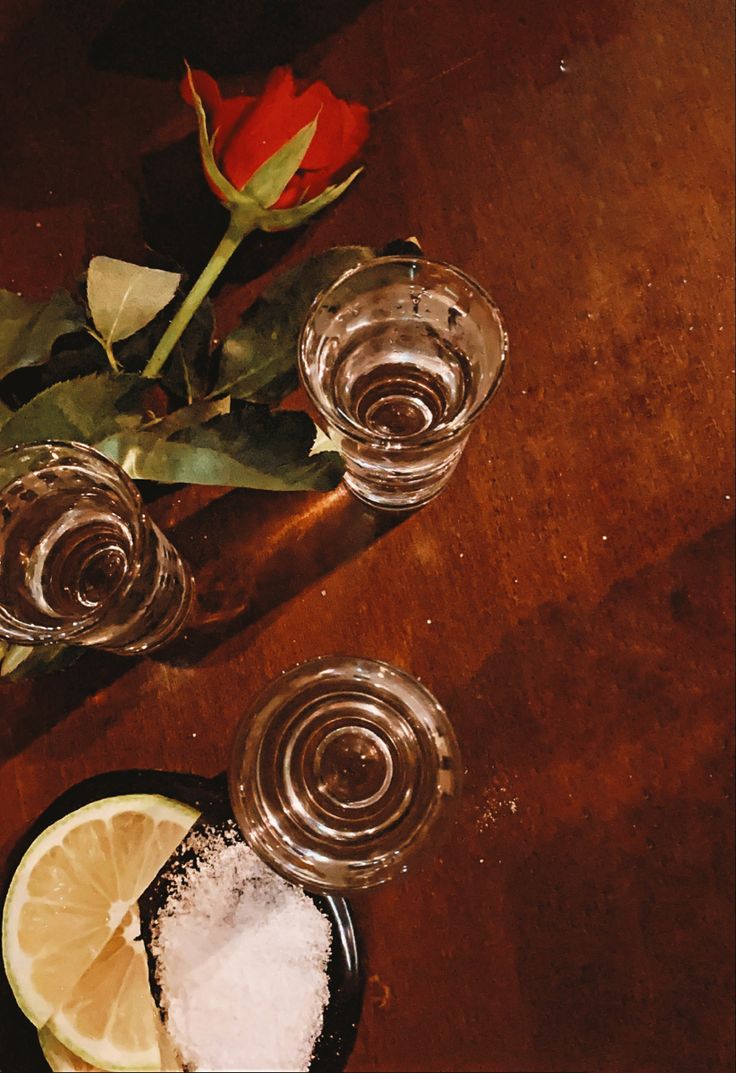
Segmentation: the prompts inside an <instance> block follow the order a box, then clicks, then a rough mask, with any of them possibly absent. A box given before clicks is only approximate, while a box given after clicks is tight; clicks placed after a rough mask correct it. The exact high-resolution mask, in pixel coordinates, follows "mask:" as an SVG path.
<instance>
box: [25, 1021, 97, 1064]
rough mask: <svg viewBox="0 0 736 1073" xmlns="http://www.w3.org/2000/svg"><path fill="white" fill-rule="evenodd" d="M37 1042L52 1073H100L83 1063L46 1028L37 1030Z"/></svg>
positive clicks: (81, 1059)
mask: <svg viewBox="0 0 736 1073" xmlns="http://www.w3.org/2000/svg"><path fill="white" fill-rule="evenodd" d="M38 1042H39V1043H40V1044H41V1050H42V1051H43V1056H44V1058H45V1059H46V1061H47V1062H48V1064H49V1066H50V1068H51V1069H53V1071H54V1073H101V1071H100V1070H98V1069H97V1067H96V1066H91V1065H90V1064H89V1062H85V1061H84V1059H83V1058H80V1057H79V1055H78V1054H74V1052H73V1051H70V1050H69V1048H68V1047H65V1046H64V1044H63V1043H61V1042H60V1041H59V1040H58V1039H57V1038H56V1036H55V1035H54V1034H53V1033H52V1032H50V1031H49V1029H48V1028H46V1027H45V1026H44V1028H39V1030H38Z"/></svg>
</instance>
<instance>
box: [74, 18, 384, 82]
mask: <svg viewBox="0 0 736 1073" xmlns="http://www.w3.org/2000/svg"><path fill="white" fill-rule="evenodd" d="M371 2H372V0H311V2H310V3H305V2H304V0H249V2H248V3H247V4H243V0H219V2H218V3H217V5H215V6H213V4H212V3H211V2H210V0H158V2H157V3H155V4H152V3H151V2H150V0H127V2H126V3H123V4H121V5H120V7H119V8H118V9H117V10H116V11H115V12H114V13H113V14H112V15H111V17H110V20H109V23H108V24H107V26H106V27H105V29H104V30H103V31H102V32H101V33H99V34H98V35H97V37H96V38H95V40H94V41H93V42H92V45H91V47H90V49H89V60H90V63H91V64H92V66H94V67H97V68H98V69H100V70H105V71H116V72H121V73H125V74H134V75H143V76H145V77H146V78H161V79H167V78H175V77H179V76H180V75H181V71H182V63H183V60H184V58H186V59H187V60H188V61H189V63H190V64H191V65H192V66H193V67H203V68H205V69H206V70H207V71H209V72H210V73H211V74H213V75H225V74H244V73H246V72H249V71H253V72H262V71H267V70H269V69H270V68H271V67H276V66H279V65H280V64H288V63H293V62H294V60H295V59H296V57H297V56H299V55H301V54H302V53H303V52H306V51H307V50H309V49H311V48H313V47H314V46H316V45H318V44H320V42H322V41H324V40H325V38H327V37H330V36H331V35H332V34H334V33H336V32H337V31H338V30H340V29H341V28H342V27H344V26H345V25H347V24H348V23H351V22H353V21H354V19H355V18H356V17H357V16H358V15H359V14H360V12H361V11H362V10H363V8H364V7H367V6H368V4H369V3H371Z"/></svg>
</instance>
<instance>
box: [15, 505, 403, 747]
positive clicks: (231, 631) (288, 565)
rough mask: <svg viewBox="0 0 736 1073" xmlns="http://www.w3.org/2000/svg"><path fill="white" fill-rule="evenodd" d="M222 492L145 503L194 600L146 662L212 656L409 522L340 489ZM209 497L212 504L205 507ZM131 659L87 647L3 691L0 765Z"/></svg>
mask: <svg viewBox="0 0 736 1073" xmlns="http://www.w3.org/2000/svg"><path fill="white" fill-rule="evenodd" d="M222 491H223V490H222V489H207V488H196V487H183V488H178V489H177V490H176V491H171V490H170V489H169V490H168V491H166V492H165V493H164V494H161V490H160V489H159V490H158V492H159V494H158V497H157V498H156V499H155V500H153V501H152V502H149V504H148V509H149V511H150V513H151V515H152V516H153V517H154V518H155V520H156V521H157V522H158V523H159V524H160V525H162V527H163V528H165V529H166V531H167V533H168V534H169V536H170V537H171V539H172V541H173V542H174V544H175V546H176V547H177V548H178V549H179V550H180V551H181V553H182V555H183V556H184V558H185V559H186V560H187V562H189V564H190V565H191V567H192V571H193V574H194V577H195V583H196V591H197V597H196V601H195V606H194V608H193V611H192V615H191V618H190V621H189V624H188V626H187V628H186V629H185V631H184V633H183V634H182V635H181V636H180V637H179V638H178V639H177V640H176V641H174V642H173V643H172V644H171V645H169V646H167V647H166V648H163V649H161V650H160V651H159V652H157V653H153V654H151V656H149V657H146V658H149V659H155V660H156V661H158V662H163V663H166V664H168V665H170V666H186V667H192V666H195V665H196V664H198V663H200V662H201V661H202V660H204V659H207V658H209V659H212V658H213V657H214V656H215V654H216V651H217V650H218V648H220V646H222V645H224V644H225V642H227V641H228V640H230V639H231V638H233V637H235V635H236V634H238V633H241V632H242V631H244V630H246V629H248V628H249V627H252V626H254V625H255V624H256V623H258V622H259V621H261V620H263V619H265V618H266V617H267V616H268V615H269V614H272V613H274V612H275V611H276V610H277V609H278V607H279V606H281V605H282V604H284V603H286V602H288V601H289V600H291V599H293V598H294V597H295V596H297V595H298V594H299V593H300V592H302V591H303V590H304V589H306V588H308V587H309V586H311V585H313V584H314V583H315V582H317V581H318V580H319V579H320V578H323V577H325V576H327V575H328V574H330V573H332V572H333V571H334V570H336V569H337V568H338V567H340V566H341V565H342V564H343V563H345V562H348V561H349V560H351V559H353V558H355V557H356V556H357V555H359V554H360V553H361V552H362V551H364V550H365V549H367V548H368V547H370V546H371V544H373V543H375V541H377V540H379V539H380V538H381V537H382V536H383V535H384V534H385V533H387V532H388V531H390V530H391V529H392V528H394V527H395V526H396V525H397V524H399V523H400V521H402V520H403V519H404V518H406V517H407V516H408V515H407V514H391V513H385V512H377V511H372V510H371V509H370V508H368V507H366V506H364V505H363V504H361V503H360V502H358V501H357V500H356V499H354V498H353V497H352V496H351V495H350V494H349V493H348V492H347V490H346V489H345V488H343V487H340V488H338V489H336V490H335V491H333V492H329V493H326V494H321V495H318V494H315V493H311V492H310V493H299V492H294V493H283V494H279V495H275V494H274V493H272V492H253V491H245V490H234V491H228V492H226V493H225V494H222ZM208 495H209V496H217V498H214V499H211V500H210V501H207V499H206V497H207V496H208ZM147 498H148V497H147ZM187 511H190V513H188V514H187V513H186V512H187ZM132 662H133V661H132V660H131V659H130V658H125V657H122V656H116V655H113V654H111V653H108V652H103V651H99V650H92V649H90V650H85V651H84V652H83V653H82V655H81V657H80V659H79V661H78V662H77V663H76V664H74V665H73V666H72V667H69V668H67V669H65V670H61V671H58V672H51V673H49V674H47V675H45V676H42V677H39V678H36V679H28V680H23V681H19V682H16V683H7V684H4V685H0V712H1V713H2V719H1V720H0V764H2V763H4V762H5V761H6V760H8V759H10V758H11V757H12V756H15V755H17V754H18V753H20V752H22V751H23V749H25V748H26V746H28V745H29V744H30V743H31V742H33V741H35V740H36V739H37V738H39V737H40V736H41V735H43V734H45V733H46V732H47V731H48V730H50V729H51V728H52V727H53V726H55V725H56V724H58V723H60V722H61V721H62V720H63V719H64V718H65V717H66V716H67V715H68V714H70V713H71V712H73V711H74V710H75V709H76V708H78V707H79V706H80V705H81V704H82V703H83V702H84V701H85V700H86V699H87V698H89V697H91V696H94V695H95V694H97V693H99V692H100V691H102V690H105V689H107V688H108V687H109V686H111V685H112V684H113V683H114V682H115V681H116V680H117V679H119V678H121V677H122V676H123V675H125V674H126V673H127V672H128V671H129V669H130V667H131V664H132ZM108 718H110V719H112V720H114V719H116V718H117V715H112V716H109V717H108Z"/></svg>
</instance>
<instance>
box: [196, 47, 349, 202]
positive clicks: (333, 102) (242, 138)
mask: <svg viewBox="0 0 736 1073" xmlns="http://www.w3.org/2000/svg"><path fill="white" fill-rule="evenodd" d="M191 76H192V82H193V84H194V89H195V91H196V93H197V94H198V95H199V96H200V97H201V99H202V103H203V105H204V108H205V111H206V112H207V118H208V126H209V129H210V130H211V131H216V132H217V133H216V135H215V141H214V146H213V150H214V156H215V160H216V162H217V164H218V167H219V168H220V171H221V172H222V173H223V175H224V176H225V177H226V178H227V179H229V180H230V182H231V183H232V184H233V186H235V187H236V188H237V189H238V190H242V189H243V187H244V186H245V184H246V183H247V182H248V180H249V179H250V177H251V176H252V175H253V173H254V172H255V171H257V170H258V168H259V167H260V166H261V164H264V163H265V162H266V161H267V160H268V159H269V158H270V157H271V156H273V154H274V153H275V152H276V151H277V150H278V149H280V148H281V146H282V145H284V144H285V143H286V142H287V141H289V139H290V138H292V137H293V136H294V135H295V134H297V133H298V132H299V131H300V130H301V129H302V128H303V127H305V126H307V124H308V123H311V122H312V120H313V119H315V118H316V119H317V131H316V133H315V135H314V138H313V139H312V142H311V145H310V146H309V148H308V149H307V153H306V156H305V157H304V159H303V161H302V163H301V166H300V168H299V170H298V171H297V173H296V175H294V176H293V178H292V179H291V180H290V181H289V184H288V186H287V187H286V189H285V190H284V192H283V194H282V195H281V197H280V198H279V199H278V201H276V203H275V204H274V206H273V208H277V209H284V208H290V207H291V206H293V205H300V204H302V202H304V201H308V200H310V199H312V198H314V197H317V195H318V194H321V193H322V192H323V191H324V190H325V189H326V188H327V187H328V186H329V184H330V181H331V179H332V178H333V176H334V175H335V174H336V173H337V172H339V171H340V170H341V169H342V168H344V167H345V165H346V164H349V163H350V161H352V160H353V159H354V158H355V157H356V155H357V154H358V152H359V151H360V149H361V147H362V145H363V143H364V142H365V140H366V138H367V137H368V109H367V108H366V107H365V106H364V105H362V104H348V102H347V101H341V100H338V98H337V97H335V96H334V94H333V93H332V91H331V90H330V89H329V88H328V87H327V86H326V85H325V84H324V82H313V83H312V85H311V86H309V87H308V88H307V89H305V90H304V92H303V93H297V92H296V86H295V83H294V76H293V74H292V72H291V71H290V70H289V68H288V67H277V68H276V70H274V71H272V72H271V74H270V75H269V78H268V81H267V83H266V86H265V88H264V90H263V92H262V93H261V95H260V97H222V95H221V94H220V89H219V87H218V85H217V82H215V80H214V78H212V76H211V75H208V74H207V72H206V71H192V72H191ZM181 92H182V96H183V97H184V100H185V101H187V103H188V104H193V103H194V101H193V98H192V93H191V88H190V86H189V79H188V78H184V79H183V81H182V84H181Z"/></svg>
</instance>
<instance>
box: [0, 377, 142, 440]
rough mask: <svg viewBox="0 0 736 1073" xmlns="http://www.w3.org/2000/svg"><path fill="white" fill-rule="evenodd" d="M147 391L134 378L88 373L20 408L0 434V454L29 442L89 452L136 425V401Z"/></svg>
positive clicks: (48, 390)
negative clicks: (72, 444)
mask: <svg viewBox="0 0 736 1073" xmlns="http://www.w3.org/2000/svg"><path fill="white" fill-rule="evenodd" d="M147 390H150V384H148V383H147V382H146V381H144V380H141V378H140V377H138V376H113V375H112V374H111V373H92V374H91V375H90V376H82V377H79V378H78V379H77V380H65V381H63V382H62V383H59V384H53V385H52V386H51V387H50V388H47V389H46V391H42V392H41V394H40V395H36V396H35V398H33V399H31V401H30V402H27V403H26V404H25V406H21V408H20V409H19V410H16V412H15V413H14V414H13V415H12V417H10V418H9V419H8V420H7V421H6V422H5V424H4V425H3V426H2V428H0V450H4V449H5V448H6V447H12V446H13V445H14V444H16V443H30V442H31V441H33V440H77V441H79V442H80V443H88V444H90V445H92V446H94V445H95V444H97V443H99V441H100V440H102V439H104V438H105V437H106V436H110V435H112V434H113V433H114V432H117V431H119V430H120V429H123V428H125V427H126V426H127V427H130V425H131V423H132V424H134V425H139V424H140V423H141V421H142V420H143V418H142V416H141V413H140V412H136V404H137V401H138V400H139V399H140V398H141V397H142V396H143V395H144V393H145V392H146V391H147Z"/></svg>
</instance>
